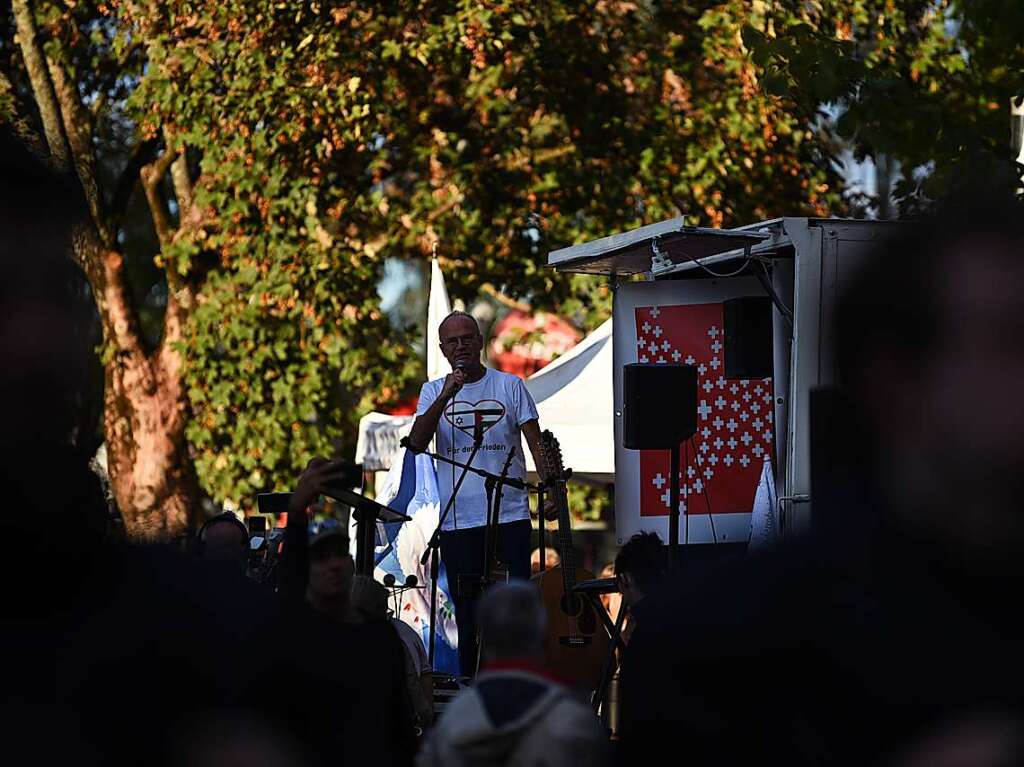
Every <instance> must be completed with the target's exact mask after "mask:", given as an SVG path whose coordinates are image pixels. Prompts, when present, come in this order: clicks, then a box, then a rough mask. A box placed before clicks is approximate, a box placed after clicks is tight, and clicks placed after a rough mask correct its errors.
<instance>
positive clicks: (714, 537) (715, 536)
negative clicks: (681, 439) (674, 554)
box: [690, 436, 718, 546]
mask: <svg viewBox="0 0 1024 767" xmlns="http://www.w3.org/2000/svg"><path fill="white" fill-rule="evenodd" d="M690 441H691V442H694V437H692V436H691V437H690ZM693 452H694V453H696V452H697V444H696V442H694V445H693ZM705 479H707V478H706V477H705ZM700 486H701V489H702V490H703V492H704V508H705V509H707V512H708V522H710V523H711V539H712V542H713V543H714V544H715V545H716V546H717V545H718V533H717V531H716V530H715V515H714V514H712V513H711V496H710V495H709V494H708V483H707V482H705V481H704V480H701V482H700Z"/></svg>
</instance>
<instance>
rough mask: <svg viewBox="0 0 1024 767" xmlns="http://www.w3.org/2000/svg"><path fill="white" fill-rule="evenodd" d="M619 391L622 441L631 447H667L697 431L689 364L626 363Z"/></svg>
mask: <svg viewBox="0 0 1024 767" xmlns="http://www.w3.org/2000/svg"><path fill="white" fill-rule="evenodd" d="M622 392H623V400H622V405H623V411H624V412H623V439H622V442H623V444H624V445H625V446H626V447H628V448H630V449H631V450H668V449H669V448H671V447H675V446H677V445H679V443H680V442H682V441H683V440H685V439H687V438H688V437H691V436H693V433H694V432H695V431H697V368H695V367H693V366H692V365H658V364H632V365H626V366H624V367H623V368H622Z"/></svg>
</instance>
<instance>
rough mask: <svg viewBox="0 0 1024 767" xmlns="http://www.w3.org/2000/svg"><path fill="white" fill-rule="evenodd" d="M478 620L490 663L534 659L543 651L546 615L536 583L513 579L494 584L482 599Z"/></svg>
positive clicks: (486, 657) (485, 655) (486, 656)
mask: <svg viewBox="0 0 1024 767" xmlns="http://www.w3.org/2000/svg"><path fill="white" fill-rule="evenodd" d="M478 623H479V626H480V631H481V633H482V635H483V645H484V647H483V650H484V657H485V659H486V660H487V661H489V662H491V663H493V662H495V661H500V660H510V659H514V658H526V659H535V658H538V657H540V656H541V655H542V654H543V652H544V631H545V627H546V626H547V614H546V613H545V612H544V605H543V604H542V603H541V601H540V592H538V591H537V588H536V587H535V586H534V585H533V584H530V583H527V582H526V581H517V580H512V581H509V582H508V583H499V584H498V585H496V586H493V587H492V588H491V589H490V590H489V591H488V592H487V593H486V594H484V596H483V599H482V600H481V602H480V612H479V615H478Z"/></svg>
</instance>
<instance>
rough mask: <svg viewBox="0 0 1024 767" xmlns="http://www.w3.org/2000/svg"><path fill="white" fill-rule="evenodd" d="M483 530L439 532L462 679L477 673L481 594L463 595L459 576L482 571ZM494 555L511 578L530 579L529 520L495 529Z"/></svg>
mask: <svg viewBox="0 0 1024 767" xmlns="http://www.w3.org/2000/svg"><path fill="white" fill-rule="evenodd" d="M486 530H487V528H486V527H468V528H466V529H464V530H442V531H441V561H442V562H444V567H445V571H446V573H447V576H448V589H449V591H450V592H451V595H452V601H453V602H454V603H455V622H456V624H458V627H459V667H460V669H461V671H462V675H463V676H472V675H473V674H474V673H475V672H476V659H477V642H476V611H477V606H478V605H479V603H480V592H479V589H477V590H476V591H475V592H474V591H472V590H471V589H470V592H471V593H466V589H464V588H462V583H460V577H459V576H470V575H475V576H477V577H480V576H481V575H482V574H483V571H484V537H485V534H486ZM497 532H498V537H497V540H496V542H495V551H496V555H497V557H498V559H499V560H500V561H501V562H503V563H504V564H506V565H508V569H509V575H510V576H511V577H512V578H521V579H523V580H527V579H529V577H530V532H531V526H530V520H528V519H522V520H518V521H516V522H506V523H504V524H501V525H498V530H497Z"/></svg>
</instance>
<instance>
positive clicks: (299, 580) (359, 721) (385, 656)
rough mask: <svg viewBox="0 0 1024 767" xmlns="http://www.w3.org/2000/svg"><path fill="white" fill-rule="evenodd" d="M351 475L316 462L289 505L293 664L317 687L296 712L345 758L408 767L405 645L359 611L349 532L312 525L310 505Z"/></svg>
mask: <svg viewBox="0 0 1024 767" xmlns="http://www.w3.org/2000/svg"><path fill="white" fill-rule="evenodd" d="M346 476H347V473H346V470H345V464H344V463H343V462H341V461H330V460H328V459H326V458H321V457H317V458H313V459H312V460H311V461H310V462H309V464H308V465H307V466H306V469H305V471H303V473H302V476H300V477H299V480H298V482H297V484H296V486H295V490H294V491H293V492H292V494H291V498H290V500H289V504H288V522H287V524H286V526H285V539H284V550H283V552H282V556H281V564H280V566H279V567H280V589H279V592H280V595H281V597H282V600H283V604H284V605H285V606H287V607H289V608H291V610H290V612H289V613H288V614H287V615H286V618H285V620H286V621H287V622H290V623H293V624H295V626H296V627H297V630H298V631H299V633H300V634H303V635H304V636H305V640H304V641H303V643H302V646H301V647H295V648H294V652H292V653H289V655H288V660H289V662H290V663H293V664H294V670H295V671H294V673H296V674H299V675H302V676H303V677H304V678H306V679H308V680H309V681H310V682H311V685H312V692H311V698H310V700H306V701H302V703H301V706H299V707H298V709H297V710H296V714H297V715H301V716H308V717H309V722H308V726H309V727H310V728H312V729H316V728H318V727H320V728H322V727H329V728H330V729H331V731H332V737H333V739H334V741H335V742H336V743H337V744H338V754H339V758H340V757H341V756H343V755H352V754H353V753H360V754H363V755H365V756H366V757H367V758H369V757H371V756H372V758H373V759H374V761H375V762H377V763H380V764H411V763H412V760H413V757H414V755H415V752H416V732H415V724H414V716H413V711H412V706H411V703H410V701H409V698H408V694H407V692H406V689H405V657H404V650H403V647H402V642H401V640H400V639H399V637H398V635H397V634H396V633H395V631H394V630H393V629H392V628H391V627H390V626H388V625H387V623H386V622H385V621H362V620H361V619H360V616H359V614H358V613H357V612H356V610H355V608H354V606H353V602H352V582H353V578H354V574H355V563H354V561H353V559H352V556H351V554H350V553H349V538H348V533H347V531H346V529H345V527H344V526H343V525H341V524H340V523H338V522H337V521H336V520H323V521H318V522H314V523H312V524H310V523H309V521H308V520H309V512H308V509H309V508H310V506H312V504H313V503H314V501H316V500H317V498H318V497H319V496H321V495H324V494H327V493H329V492H330V491H331V490H332V489H333V488H335V487H339V486H342V485H343V484H344V482H345V481H346V480H345V477H346ZM323 654H326V655H327V656H328V657H329V658H330V661H329V662H323V660H322V658H323ZM355 761H360V760H355Z"/></svg>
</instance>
